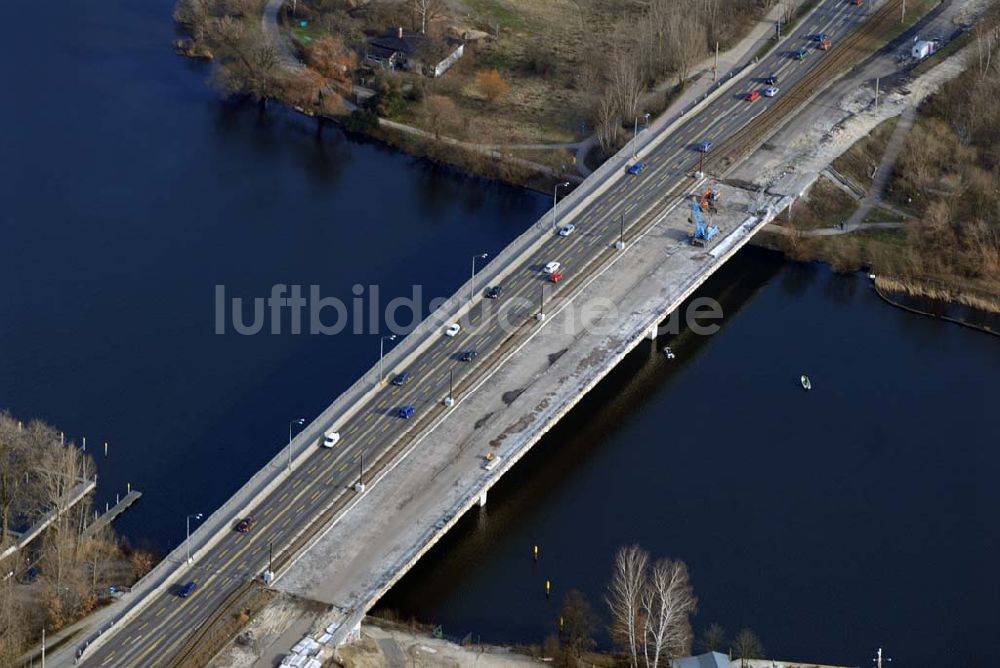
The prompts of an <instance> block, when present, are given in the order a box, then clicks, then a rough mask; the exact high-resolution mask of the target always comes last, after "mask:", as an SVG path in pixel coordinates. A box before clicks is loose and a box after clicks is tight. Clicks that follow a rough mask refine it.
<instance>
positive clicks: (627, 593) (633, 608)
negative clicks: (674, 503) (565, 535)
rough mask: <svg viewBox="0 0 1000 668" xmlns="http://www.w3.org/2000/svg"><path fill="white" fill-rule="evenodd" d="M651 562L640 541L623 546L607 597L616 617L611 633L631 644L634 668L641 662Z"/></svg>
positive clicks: (624, 643)
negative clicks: (643, 605)
mask: <svg viewBox="0 0 1000 668" xmlns="http://www.w3.org/2000/svg"><path fill="white" fill-rule="evenodd" d="M648 564H649V553H648V552H646V551H645V550H643V549H642V548H640V547H639V546H638V545H629V546H628V547H623V548H620V549H619V550H618V552H617V553H616V554H615V572H614V576H613V577H612V579H611V584H610V585H608V594H607V597H606V600H607V602H608V607H609V608H610V609H611V618H612V620H613V621H612V626H611V633H612V635H613V637H614V638H615V639H616V641H617V642H619V643H620V644H621V645H623V646H625V647H628V651H629V660H630V664H629V665H630V666H632V668H637V667H638V665H639V645H640V642H641V641H640V639H639V637H638V636H639V614H640V604H641V600H642V592H643V589H644V588H645V586H646V568H647V565H648Z"/></svg>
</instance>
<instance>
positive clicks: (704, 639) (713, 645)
mask: <svg viewBox="0 0 1000 668" xmlns="http://www.w3.org/2000/svg"><path fill="white" fill-rule="evenodd" d="M725 644H726V631H725V629H723V628H722V626H720V625H719V624H715V623H713V624H712V625H711V626H709V627H708V628H707V629H705V632H704V633H702V634H701V638H700V639H699V640H698V648H699V649H700V650H701V651H703V652H715V651H718V650H720V649H722V648H723V647H725Z"/></svg>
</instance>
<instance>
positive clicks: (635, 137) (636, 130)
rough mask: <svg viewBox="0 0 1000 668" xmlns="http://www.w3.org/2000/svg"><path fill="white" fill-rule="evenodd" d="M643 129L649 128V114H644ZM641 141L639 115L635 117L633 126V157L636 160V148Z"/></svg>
mask: <svg viewBox="0 0 1000 668" xmlns="http://www.w3.org/2000/svg"><path fill="white" fill-rule="evenodd" d="M642 129H643V130H647V129H649V114H643V128H642ZM638 141H639V117H638V116H636V117H635V123H634V124H633V126H632V159H633V160H635V149H636V144H637V143H638Z"/></svg>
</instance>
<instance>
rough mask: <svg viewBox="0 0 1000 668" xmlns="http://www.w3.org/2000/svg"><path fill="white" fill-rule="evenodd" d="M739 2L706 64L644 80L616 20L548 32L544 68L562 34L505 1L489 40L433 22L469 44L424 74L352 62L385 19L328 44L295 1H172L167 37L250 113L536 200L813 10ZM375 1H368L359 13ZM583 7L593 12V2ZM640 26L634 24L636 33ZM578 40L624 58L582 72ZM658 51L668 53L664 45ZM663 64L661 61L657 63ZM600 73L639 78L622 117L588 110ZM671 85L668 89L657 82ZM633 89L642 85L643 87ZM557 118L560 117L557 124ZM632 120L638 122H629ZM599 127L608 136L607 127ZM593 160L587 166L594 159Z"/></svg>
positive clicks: (722, 19)
mask: <svg viewBox="0 0 1000 668" xmlns="http://www.w3.org/2000/svg"><path fill="white" fill-rule="evenodd" d="M744 4H746V5H747V6H748V7H749V6H754V7H756V5H755V4H754V3H750V2H747V3H737V4H736V5H734V7H732V8H729V9H728V10H727V12H729V13H727V14H726V15H725V16H719V17H716V20H714V21H713V24H714V25H716V28H714V29H715V30H718V31H720V32H719V35H718V40H717V41H718V45H719V48H720V52H719V55H718V57H717V59H716V58H715V57H707V56H708V54H707V49H706V48H705V46H704V45H703V44H702V45H700V44H697V43H694V44H690V45H688V46H687V48H688V51H687V52H686V53H685V58H684V59H682V60H683V62H685V63H687V64H685V65H684V66H683V68H681V69H679V70H677V69H671V68H669V67H667V66H666V65H663V64H661V65H660V69H658V70H656V71H655V73H654V72H652V71H649V72H646V71H645V70H644V69H642V68H649V67H652V66H653V65H652V64H651V63H646V62H642V63H640V62H632V61H631V60H629V59H628V58H625V57H624V56H623V55H622V54H627V53H632V51H635V50H636V49H638V48H639V47H638V46H634V48H633V46H632V45H628V44H624V43H622V42H621V40H622V39H624V38H623V37H622V34H626V35H630V34H631V33H630V31H624V33H623V32H622V31H621V26H619V25H618V23H617V21H620V20H624V19H617V18H615V17H614V16H611V17H603V18H602V17H600V16H595V17H586V19H585V18H581V25H583V24H584V23H588V24H589V23H594V25H605V24H607V26H608V27H607V28H606V30H605V31H601V32H600V33H599V34H597V35H594V34H593V31H592V30H584V31H578V30H577V29H576V28H573V29H572V30H571V31H570V32H571V33H572V35H570V36H567V35H563V34H562V33H560V39H561V40H563V42H565V43H566V44H572V48H568V49H563V50H562V51H561V52H560V54H559V56H558V58H557V57H556V55H555V54H551V62H549V61H548V60H545V61H544V62H542V61H541V60H540V56H539V54H538V53H534V52H532V49H531V48H530V46H529V45H530V44H532V43H538V42H551V41H552V40H551V39H550V38H551V37H552V34H554V33H553V31H555V32H557V33H558V32H559V31H562V30H566V27H567V26H566V22H565V21H564V20H561V18H560V19H559V20H556V17H555V16H554V15H548V14H546V15H545V16H540V15H537V12H536V11H535V9H534V5H533V4H532V3H526V4H524V5H523V6H522V5H521V3H515V10H514V11H515V13H517V12H522V13H524V16H523V17H522V24H523V25H521V28H519V29H515V28H514V27H510V26H507V27H506V28H505V27H504V26H501V27H500V28H498V29H497V31H496V33H495V34H493V35H490V34H483V33H482V31H478V32H477V31H472V30H467V29H465V30H463V29H459V28H458V27H456V26H454V25H442V26H439V30H444V31H446V32H447V34H449V35H450V34H457V33H461V34H462V35H465V36H466V37H468V38H469V39H472V36H473V35H474V40H473V41H469V40H468V39H467V40H466V43H465V46H466V47H467V48H466V51H465V55H464V56H463V57H462V58H461V59H459V60H458V61H457V62H456V63H455V64H454V65H453V66H452V67H451V69H449V70H448V71H447V72H446V73H445V74H443V75H442V76H441V77H437V78H428V77H423V76H419V75H416V74H412V73H408V72H402V71H399V70H397V71H395V72H391V73H387V72H384V71H381V70H379V69H378V68H375V69H372V68H371V67H367V66H366V65H365V62H367V61H366V59H365V58H362V54H366V53H367V47H366V45H365V44H366V42H365V41H364V39H359V37H358V34H357V31H358V30H361V29H364V30H365V31H366V32H364V34H365V35H367V34H368V31H371V30H373V27H374V26H375V25H376V23H373V21H378V20H384V19H385V17H384V16H382V15H378V17H377V18H373V17H369V16H366V15H365V12H367V11H368V10H360V9H359V10H358V11H357V12H354V13H351V15H350V16H351V21H352V22H353V23H351V25H353V26H354V28H355V29H356V30H355V33H352V35H342V34H340V33H338V32H337V29H335V28H333V27H331V25H330V24H329V21H327V22H326V23H324V21H323V20H320V19H321V18H322V17H323V16H325V15H324V14H323V13H322V11H321V10H320V9H316V8H312V9H310V6H309V4H308V3H298V9H297V10H296V12H297V13H296V15H295V17H294V18H293V17H292V16H291V12H290V10H289V7H288V6H286V5H285V4H284V2H283V0H252V1H250V2H245V3H242V4H241V5H240V8H241V9H240V11H239V12H237V13H234V14H228V13H226V12H230V11H233V10H232V8H231V7H228V6H227V7H226V8H225V9H220V8H219V7H216V6H215V4H214V3H213V2H212V1H211V0H181V1H180V2H179V4H178V5H177V10H176V11H175V18H176V20H177V21H178V23H179V24H180V25H181V26H183V27H184V28H185V29H186V30H187V32H188V33H189V34H190V37H189V38H188V39H185V40H178V41H177V42H176V46H177V48H178V51H179V52H180V53H182V54H184V55H187V56H191V57H197V58H214V59H216V60H217V61H218V64H217V66H216V72H215V75H214V76H213V81H214V83H215V85H216V87H217V88H219V89H220V90H221V91H222V92H223V93H225V94H239V95H245V96H247V97H250V98H253V99H257V100H260V101H261V102H262V104H263V103H265V101H266V100H268V99H272V100H278V101H280V102H282V103H283V104H286V105H288V106H289V107H290V108H293V109H296V110H297V111H299V112H301V113H304V114H306V115H308V116H312V117H317V118H321V119H325V120H329V121H333V122H336V123H339V124H342V125H343V126H344V127H345V128H346V129H347V130H349V131H352V132H358V133H361V134H365V135H368V136H371V137H373V138H376V139H378V140H380V141H384V142H386V143H388V144H390V145H393V146H395V147H397V148H399V149H400V150H403V151H404V152H407V153H409V154H411V155H415V156H418V157H423V158H427V159H429V160H432V161H434V162H438V163H446V164H450V165H453V166H456V167H459V168H461V169H465V170H468V171H470V172H472V173H474V174H477V175H482V176H485V177H488V178H492V179H497V180H500V181H503V182H506V183H510V184H513V185H517V186H524V187H528V188H532V189H536V190H540V191H543V192H550V191H551V187H552V185H553V184H555V183H560V182H563V181H567V180H568V181H570V182H571V183H572V182H579V180H580V179H581V177H585V176H587V175H589V174H590V172H591V170H592V168H593V166H594V165H595V164H600V163H601V162H603V160H604V159H605V158H606V157H608V156H610V155H612V154H614V153H615V152H616V151H618V150H620V149H621V148H622V147H623V146H625V145H626V143H627V142H628V141H629V140H631V139H632V137H633V131H637V130H644V129H646V128H648V127H653V126H657V125H660V126H662V125H663V124H664V121H665V120H667V119H670V118H674V117H676V116H677V115H678V114H679V113H682V110H683V109H686V108H688V107H689V106H690V105H691V104H692V103H693V102H695V101H697V100H699V99H700V98H701V97H702V96H704V95H705V94H706V93H707V92H708V90H709V89H710V88H711V86H712V85H713V83H714V82H715V79H716V78H717V75H716V72H718V76H724V73H725V72H729V71H731V70H733V69H734V68H737V67H738V65H739V64H741V63H742V62H743V61H745V60H747V59H749V58H751V57H754V56H756V55H760V54H761V53H763V52H764V51H766V50H767V49H768V48H770V46H771V45H773V43H774V42H773V32H774V31H773V24H774V22H775V21H777V20H779V19H782V20H785V21H789V20H791V21H792V22H795V21H797V20H801V19H802V18H803V17H804V16H807V15H808V14H809V13H810V12H811V11H812V10H813V9H814V7H815V3H814V2H803V1H801V0H800V1H798V2H791V3H784V4H783V5H781V6H775V7H772V8H770V10H768V12H766V15H765V14H764V13H760V14H756V13H755V12H760V11H761V10H759V9H754V10H753V11H750V13H749V14H748V13H747V12H748V11H749V10H748V9H746V8H744V7H743V5H744ZM377 5H378V3H370V5H366V7H369V6H370V7H375V6H377ZM576 7H577V8H579V6H578V5H577V6H576ZM699 7H700V5H699ZM372 11H374V10H372ZM574 11H575V10H574ZM580 11H583V9H580ZM588 11H598V9H597V8H596V6H595V7H594V8H591V9H589V10H588ZM650 11H652V10H650ZM670 11H671V12H674V11H676V9H672V10H670ZM700 11H701V10H700V9H698V10H697V12H700ZM697 12H695V13H696V14H697ZM475 16H476V14H475V12H473V13H471V14H470V15H469V16H466V20H467V21H468V20H473V22H475V20H476V19H475V18H474V17H475ZM616 16H617V15H616ZM470 17H471V18H470ZM647 18H648V17H647ZM690 18H691V17H690V16H689V17H688V19H689V20H690ZM592 19H593V20H592ZM597 19H602V20H597ZM604 19H607V20H604ZM629 20H632V19H629ZM652 20H653V19H652V18H648V20H647V23H649V22H650V21H652ZM656 20H667V19H666V18H664V17H659V18H657V19H656ZM444 23H447V21H444ZM401 25H402V24H401ZM319 26H326V27H319ZM400 30H404V29H403V28H400ZM578 32H579V33H580V34H577V33H578ZM605 33H607V34H605ZM584 34H586V35H590V36H591V38H592V39H600V40H608V39H610V40H611V42H610V43H609V44H608V45H606V48H603V49H597V50H596V52H598V53H601V54H602V55H601V56H600V57H599V58H598V60H601V59H605V58H610V56H609V55H608V54H609V53H611V52H614V53H617V54H619V56H621V58H624V60H621V58H619V59H618V60H614V61H613V63H612V62H611V61H609V63H604V64H601V63H598V62H596V61H595V58H594V56H593V53H594V52H595V50H594V49H593V45H590V46H589V47H588V48H586V49H583V50H582V51H581V48H582V47H581V45H580V44H579V43H578V42H580V41H581V40H582V39H583V35H584ZM407 35H409V33H407ZM432 36H433V31H432V30H430V29H428V33H427V39H431V37H432ZM409 38H410V37H409V36H408V37H407V39H409ZM366 39H367V38H366ZM627 39H629V40H631V39H639V37H636V36H634V35H632V36H629V37H628V38H627ZM561 43H562V42H561ZM321 45H322V46H321ZM727 46H728V47H729V48H727ZM612 47H614V48H612ZM664 48H666V49H667V51H669V49H672V48H675V47H674V46H670V45H668V47H664ZM261 50H263V51H265V52H267V57H266V58H263V59H261V60H263V61H264V62H263V63H257V64H253V62H252V59H251V62H250V63H249V64H248V59H247V58H246V57H245V54H246V53H259V52H260V51H261ZM318 52H321V53H320V55H321V56H322V58H321V57H320V55H317V53H318ZM668 55H669V53H667V52H664V54H662V57H664V58H666V57H667V56H668ZM702 56H706V57H704V58H703V59H702ZM657 57H660V56H657ZM698 59H701V62H697V60H698ZM674 60H676V59H674ZM331 61H332V62H333V63H334V65H333V66H331V65H330V62H331ZM671 62H673V61H671ZM623 63H624V64H623ZM252 64H253V67H251V65H252ZM611 64H616V65H621V66H622V67H626V69H627V68H629V67H634V68H637V69H636V72H635V73H636V74H638V73H639V71H640V70H642V72H644V74H643V76H642V77H638V78H637V79H636V81H635V83H634V86H635V88H634V90H633V97H634V104H635V105H636V106H635V108H634V109H632V110H631V111H629V113H627V114H626V113H621V112H619V113H618V114H617V115H614V114H612V115H611V117H610V118H603V120H601V119H600V118H598V116H595V113H596V112H595V108H592V107H593V106H594V105H596V104H597V103H598V102H599V99H598V98H600V95H605V96H607V95H610V93H609V92H608V90H607V88H608V86H610V85H611V84H610V83H608V81H606V80H605V79H606V78H607V77H611V76H612V75H611V74H608V73H607V71H606V70H607V69H608V67H609V66H610V65H611ZM484 68H486V69H484ZM595 68H596V69H595ZM536 70H538V71H536ZM591 70H594V71H591ZM484 72H485V73H486V74H493V73H496V74H498V76H500V77H501V80H502V81H503V84H502V85H501V86H499V88H500V89H502V90H501V92H502V94H501V95H498V96H496V98H495V99H494V98H492V97H491V98H490V99H489V100H487V101H486V102H484V100H483V99H482V97H483V90H482V89H483V74H484ZM503 77H506V78H507V79H506V80H503ZM581 77H583V78H581ZM672 77H673V78H676V81H677V83H676V84H672V83H670V79H671V78H672ZM358 81H360V82H361V83H363V84H364V85H363V86H362V85H359V83H358ZM646 81H653V82H654V83H652V84H650V86H649V87H648V88H646V86H645V84H644V82H646ZM539 86H541V87H542V88H541V89H538V87H539ZM546 87H547V88H546ZM549 89H551V90H549ZM560 90H561V91H563V92H565V91H574V92H573V95H572V96H571V100H569V101H567V100H565V99H563V98H564V95H561V94H560ZM602 91H603V92H602ZM538 100H550V102H549V104H551V103H553V102H557V103H558V104H557V105H556V106H555V107H553V108H549V107H547V106H543V107H540V108H536V107H534V106H532V105H535V104H537V101H538ZM466 103H470V104H473V108H464V107H463V106H462V105H463V104H466ZM528 108H530V109H528ZM557 112H558V113H557ZM525 114H527V116H525ZM567 114H570V115H571V116H572V119H571V120H569V119H566V118H565V117H566V115H567ZM633 116H638V117H639V118H640V119H644V120H642V122H641V123H640V122H639V121H636V120H635V119H633V118H632V117H633ZM512 117H513V118H515V119H516V118H520V119H521V120H522V121H523V122H524V123H525V124H526V125H527V126H528V127H534V128H535V129H534V130H532V131H531V132H530V133H528V134H527V135H525V134H523V133H521V132H518V131H517V130H516V128H514V127H511V126H510V123H511V122H512V121H511V118H512ZM560 119H562V120H560ZM629 119H631V120H629ZM654 119H658V120H654ZM553 120H557V121H559V122H561V123H563V125H565V129H563V130H560V131H555V130H550V131H545V130H541V129H539V127H538V126H539V123H541V124H542V125H544V124H545V123H552V122H553ZM543 121H544V122H543ZM633 121H634V122H633ZM602 123H603V124H604V125H601V124H602ZM608 124H611V125H612V126H613V127H611V128H608V127H607V125H608ZM640 126H641V127H640ZM497 128H503V130H501V131H498V130H497ZM597 155H599V156H600V158H599V159H596V160H595V156H597Z"/></svg>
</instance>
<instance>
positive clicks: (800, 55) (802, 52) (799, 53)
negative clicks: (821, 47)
mask: <svg viewBox="0 0 1000 668" xmlns="http://www.w3.org/2000/svg"><path fill="white" fill-rule="evenodd" d="M808 55H809V51H808V50H807V49H798V50H796V51H793V52H792V58H794V59H795V60H804V59H805V57H806V56H808Z"/></svg>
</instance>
